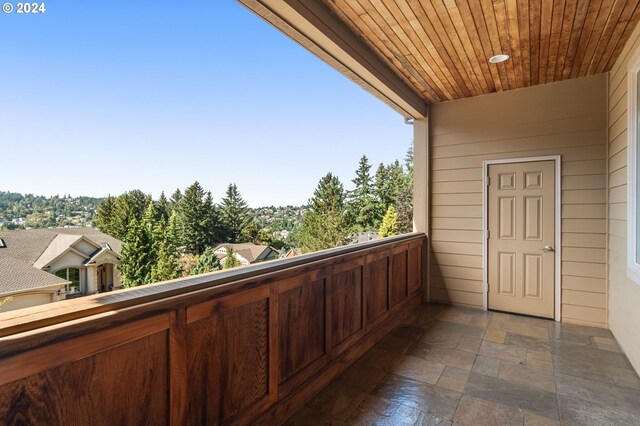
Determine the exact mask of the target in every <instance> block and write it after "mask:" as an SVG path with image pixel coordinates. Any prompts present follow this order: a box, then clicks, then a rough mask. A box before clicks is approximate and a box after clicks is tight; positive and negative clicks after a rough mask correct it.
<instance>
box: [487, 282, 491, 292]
mask: <svg viewBox="0 0 640 426" xmlns="http://www.w3.org/2000/svg"><path fill="white" fill-rule="evenodd" d="M490 286H491V284H489V283H487V293H489V287H490Z"/></svg>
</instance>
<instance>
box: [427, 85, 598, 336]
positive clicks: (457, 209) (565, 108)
mask: <svg viewBox="0 0 640 426" xmlns="http://www.w3.org/2000/svg"><path fill="white" fill-rule="evenodd" d="M606 78H607V77H606V75H604V74H603V75H599V76H594V77H587V78H581V79H577V80H569V81H564V82H560V83H554V84H548V85H542V86H536V87H532V88H527V89H521V90H514V91H509V92H502V93H497V94H492V95H486V96H480V97H476V98H470V99H463V100H458V101H452V102H445V103H442V104H435V105H432V106H431V117H430V119H431V120H430V146H431V147H430V149H431V152H430V155H431V156H430V163H431V164H430V174H431V185H432V187H431V204H430V208H431V224H430V228H431V232H430V238H431V241H430V242H431V248H432V255H431V268H430V269H431V277H430V300H432V301H442V302H451V303H454V304H460V305H467V306H472V307H479V308H481V307H482V277H483V274H482V272H483V271H482V235H483V232H482V162H483V161H484V160H490V159H500V158H516V157H532V156H544V155H561V156H562V282H561V285H562V320H563V321H567V322H574V323H581V324H590V325H596V326H601V327H604V326H606V325H607V294H606V292H607V289H606V182H607V175H606V137H607V136H606V134H607V133H606Z"/></svg>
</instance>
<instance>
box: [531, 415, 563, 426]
mask: <svg viewBox="0 0 640 426" xmlns="http://www.w3.org/2000/svg"><path fill="white" fill-rule="evenodd" d="M560 424H561V423H560V422H559V421H557V420H553V419H549V418H547V417H542V416H539V415H537V414H533V413H530V412H528V411H525V413H524V426H560Z"/></svg>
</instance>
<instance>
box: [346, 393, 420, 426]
mask: <svg viewBox="0 0 640 426" xmlns="http://www.w3.org/2000/svg"><path fill="white" fill-rule="evenodd" d="M423 414H424V413H423V412H422V411H420V410H418V409H415V408H411V407H406V406H404V405H400V404H396V403H394V402H390V401H387V400H385V399H383V398H378V397H375V396H371V395H370V396H368V397H367V398H366V399H365V400H364V401H363V402H362V403H361V404H360V405H359V406H358V407H357V408H356V409H355V410H353V412H352V413H351V415H350V416H349V418H348V419H347V420H346V422H345V424H348V425H381V426H382V425H389V426H392V425H414V424H416V422H417V421H418V420H420V419H421V418H422V415H423Z"/></svg>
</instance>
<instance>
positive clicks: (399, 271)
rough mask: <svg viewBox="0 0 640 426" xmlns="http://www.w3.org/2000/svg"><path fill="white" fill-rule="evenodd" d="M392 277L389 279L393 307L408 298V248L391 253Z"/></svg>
mask: <svg viewBox="0 0 640 426" xmlns="http://www.w3.org/2000/svg"><path fill="white" fill-rule="evenodd" d="M390 262H391V279H390V281H389V303H390V305H391V307H393V306H396V305H398V304H399V303H401V302H404V301H405V300H406V299H407V295H408V292H407V250H404V249H403V250H401V251H399V252H397V253H394V254H392V255H391V260H390Z"/></svg>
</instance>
